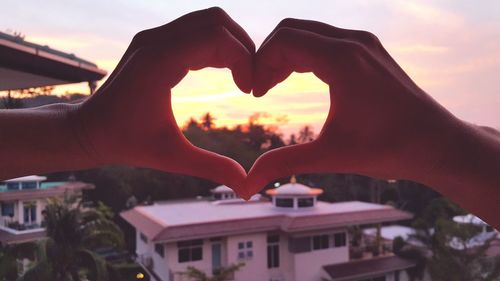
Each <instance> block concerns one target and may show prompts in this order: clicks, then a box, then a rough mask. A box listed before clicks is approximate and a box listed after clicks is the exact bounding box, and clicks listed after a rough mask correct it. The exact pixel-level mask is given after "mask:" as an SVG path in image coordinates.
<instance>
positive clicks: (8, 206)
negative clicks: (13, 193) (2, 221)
mask: <svg viewBox="0 0 500 281" xmlns="http://www.w3.org/2000/svg"><path fill="white" fill-rule="evenodd" d="M2 216H3V217H13V216H14V203H5V202H4V203H2Z"/></svg>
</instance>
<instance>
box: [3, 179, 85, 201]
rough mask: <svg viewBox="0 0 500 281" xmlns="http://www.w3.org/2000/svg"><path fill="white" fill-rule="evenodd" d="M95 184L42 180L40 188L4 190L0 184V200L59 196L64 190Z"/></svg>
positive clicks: (73, 189)
mask: <svg viewBox="0 0 500 281" xmlns="http://www.w3.org/2000/svg"><path fill="white" fill-rule="evenodd" d="M94 188H95V186H94V185H93V184H90V183H84V182H77V181H75V182H43V183H41V187H40V189H25V190H6V189H5V188H4V186H2V185H0V202H1V201H13V200H29V199H37V198H49V197H54V196H61V195H63V194H64V193H65V192H66V191H79V190H84V189H94Z"/></svg>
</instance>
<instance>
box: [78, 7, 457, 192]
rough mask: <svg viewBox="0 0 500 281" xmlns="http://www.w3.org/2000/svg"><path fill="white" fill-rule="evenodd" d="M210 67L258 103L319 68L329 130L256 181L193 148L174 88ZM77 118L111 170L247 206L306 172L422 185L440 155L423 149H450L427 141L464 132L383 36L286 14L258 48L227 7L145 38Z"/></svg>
mask: <svg viewBox="0 0 500 281" xmlns="http://www.w3.org/2000/svg"><path fill="white" fill-rule="evenodd" d="M205 67H217V68H224V67H227V68H229V69H230V70H231V72H232V76H233V79H234V81H235V83H236V85H237V86H238V87H239V88H240V89H241V90H242V91H244V92H246V93H249V92H251V91H253V95H254V96H256V97H260V96H263V95H264V94H265V93H266V92H267V91H268V90H269V89H271V88H273V87H274V86H275V85H277V84H278V83H280V82H281V81H283V80H285V79H286V78H287V77H288V76H289V75H290V74H291V73H292V72H299V73H303V72H312V73H313V74H314V75H316V76H317V77H318V78H319V79H320V80H321V81H323V82H324V83H326V84H327V85H329V87H330V104H331V106H330V109H329V113H328V117H327V118H326V121H325V124H324V127H323V129H322V131H321V133H320V134H319V136H318V137H317V139H316V140H314V141H312V142H309V143H305V144H300V145H294V146H289V147H283V148H279V149H275V150H272V151H269V152H267V153H265V154H263V155H262V156H261V157H260V158H259V159H258V160H257V161H256V162H255V163H254V165H253V167H252V168H251V169H250V171H249V172H248V175H247V173H246V171H245V170H244V169H243V168H242V167H241V165H239V164H238V163H237V162H236V161H234V160H232V159H230V158H227V157H224V156H221V155H218V154H215V153H213V152H209V151H205V150H202V149H200V148H197V147H195V146H193V145H192V144H190V143H189V141H187V140H186V138H185V137H184V136H183V135H182V133H181V132H180V130H179V128H178V126H177V124H176V122H175V118H174V114H173V110H172V104H171V89H172V88H173V87H174V86H175V85H177V84H178V83H179V81H181V80H182V78H183V77H185V75H186V74H187V73H188V71H189V70H198V69H202V68H205ZM139 97H140V98H139ZM116 101H120V102H119V103H117V102H116ZM76 115H77V117H78V118H76V119H77V129H78V130H77V131H82V132H86V136H82V137H80V138H81V139H82V140H83V141H82V142H83V143H84V145H85V146H86V148H87V150H88V151H90V154H92V155H94V157H95V158H96V159H98V160H97V161H99V163H101V164H109V163H124V164H129V165H135V166H142V167H149V168H154V169H159V170H163V171H169V172H178V173H183V174H189V175H194V176H199V177H203V178H207V179H210V180H212V181H215V182H219V183H222V184H225V185H228V186H229V187H231V188H233V189H234V190H235V191H236V192H237V193H239V194H240V196H241V197H243V198H246V199H248V198H249V197H250V196H251V195H252V194H254V193H256V192H258V191H259V190H260V189H261V188H262V187H263V186H264V185H266V184H267V183H268V182H270V181H271V180H273V179H276V178H281V177H285V176H290V175H292V174H300V173H316V172H340V173H360V174H365V175H369V176H375V177H379V178H406V179H412V178H416V177H418V176H420V175H416V174H414V171H415V170H419V171H422V169H413V168H415V167H421V166H424V165H428V163H435V162H436V160H437V159H438V158H439V155H437V154H434V153H430V154H429V153H421V151H422V147H429V145H430V147H432V148H435V150H436V151H439V150H440V149H441V147H439V145H438V144H439V142H438V144H429V143H426V142H427V141H426V140H425V139H423V138H422V137H421V136H422V135H429V134H433V135H437V134H438V133H441V132H443V130H448V129H447V128H449V127H456V126H450V123H453V122H454V119H453V118H452V117H450V114H449V113H448V112H447V111H446V110H445V109H443V108H442V107H441V106H440V105H439V104H437V103H436V102H435V101H433V100H432V99H431V98H430V97H429V96H428V95H426V94H425V93H424V92H423V91H422V90H420V89H419V88H418V86H416V85H415V84H414V83H413V82H412V81H411V79H410V78H409V77H408V76H407V75H406V74H405V73H404V71H403V70H402V69H401V68H400V67H399V66H398V65H397V63H396V62H395V61H394V60H393V59H392V58H391V56H390V55H389V54H388V53H387V51H386V50H385V49H384V48H383V46H382V44H381V43H380V42H379V41H378V39H377V38H376V37H375V36H373V35H372V34H370V33H368V32H364V31H355V30H347V29H340V28H336V27H333V26H330V25H327V24H323V23H320V22H314V21H306V20H296V19H286V20H283V21H282V22H281V23H280V24H279V25H278V26H277V27H276V28H275V30H274V31H272V32H271V33H270V35H269V36H268V37H267V38H266V39H265V40H264V42H263V44H262V45H261V46H260V48H259V49H258V51H255V45H254V43H253V41H252V40H251V38H250V37H249V36H248V34H247V33H246V32H245V31H244V30H243V29H242V28H241V27H240V26H239V25H238V24H236V23H235V22H234V21H233V20H232V19H231V18H230V17H229V16H228V15H227V14H226V13H225V12H224V11H222V10H221V9H219V8H212V9H207V10H203V11H197V12H193V13H190V14H188V15H185V16H183V17H181V18H179V19H177V20H175V21H173V22H171V23H169V24H166V25H164V26H160V27H157V28H154V29H150V30H146V31H142V32H140V33H138V34H137V35H136V36H135V37H134V39H133V40H132V43H131V44H130V46H129V48H128V49H127V51H126V52H125V54H124V56H123V57H122V59H121V61H120V63H119V64H118V66H117V67H116V69H115V71H114V72H113V73H112V74H111V76H110V77H109V78H108V80H107V81H106V83H105V84H104V85H103V86H102V87H101V88H100V89H99V90H98V92H97V93H96V94H94V95H93V96H92V97H91V98H89V99H88V100H87V101H86V102H84V103H83V104H82V105H81V106H79V108H78V114H76ZM116 120H120V122H116ZM159 121H160V122H159ZM402 163H405V165H404V167H403V165H402Z"/></svg>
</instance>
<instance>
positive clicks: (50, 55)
mask: <svg viewBox="0 0 500 281" xmlns="http://www.w3.org/2000/svg"><path fill="white" fill-rule="evenodd" d="M105 75H106V71H104V70H102V69H99V68H98V67H97V65H96V64H94V63H92V62H89V61H87V60H84V59H81V58H79V57H77V56H75V55H74V54H70V53H66V52H61V51H58V50H55V49H52V48H50V47H48V46H42V45H38V44H35V43H31V42H28V41H25V40H24V39H23V38H22V37H20V36H13V35H10V34H7V33H3V32H0V91H4V90H16V89H27V88H34V87H43V86H51V85H59V84H68V83H78V82H88V81H98V80H101V79H102V78H103V77H104V76H105Z"/></svg>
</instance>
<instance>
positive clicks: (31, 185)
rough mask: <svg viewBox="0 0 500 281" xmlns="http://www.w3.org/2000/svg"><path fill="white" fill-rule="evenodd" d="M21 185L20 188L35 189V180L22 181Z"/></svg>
mask: <svg viewBox="0 0 500 281" xmlns="http://www.w3.org/2000/svg"><path fill="white" fill-rule="evenodd" d="M21 186H22V187H21V189H36V181H27V182H23V183H22V184H21Z"/></svg>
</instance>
